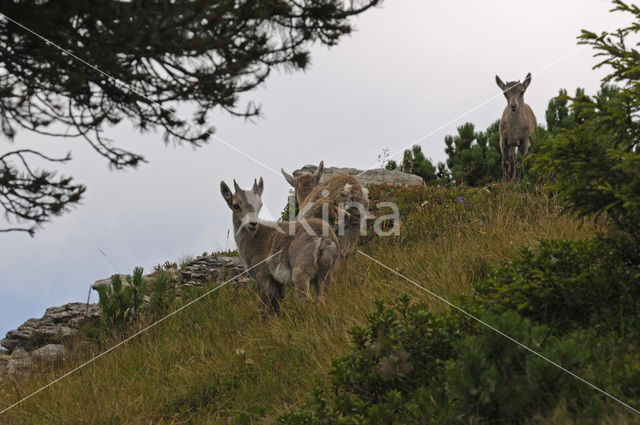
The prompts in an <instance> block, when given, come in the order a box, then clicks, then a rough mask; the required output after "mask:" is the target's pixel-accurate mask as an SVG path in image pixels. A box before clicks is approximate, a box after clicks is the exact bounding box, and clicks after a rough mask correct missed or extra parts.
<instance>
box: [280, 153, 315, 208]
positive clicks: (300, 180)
mask: <svg viewBox="0 0 640 425" xmlns="http://www.w3.org/2000/svg"><path fill="white" fill-rule="evenodd" d="M323 170H324V161H320V165H318V169H317V170H316V172H315V173H313V174H306V173H305V174H301V175H299V176H298V177H293V176H292V175H290V174H287V172H286V171H284V170H282V169H281V170H280V171H282V175H283V176H284V178H285V179H286V180H287V182H289V184H290V185H291V187H293V188H294V189H295V190H296V200H297V201H298V205H302V202H303V201H304V200H305V199H306V198H307V196H309V194H310V193H311V191H312V190H313V188H314V187H316V186H317V185H318V183H320V177H322V171H323Z"/></svg>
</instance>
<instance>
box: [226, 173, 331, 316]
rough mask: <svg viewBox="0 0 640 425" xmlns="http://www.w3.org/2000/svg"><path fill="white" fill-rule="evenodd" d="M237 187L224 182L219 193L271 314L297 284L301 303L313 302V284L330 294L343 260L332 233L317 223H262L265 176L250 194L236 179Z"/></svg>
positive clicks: (315, 221) (297, 292)
mask: <svg viewBox="0 0 640 425" xmlns="http://www.w3.org/2000/svg"><path fill="white" fill-rule="evenodd" d="M233 185H234V188H235V193H232V192H231V190H230V189H229V186H227V184H226V183H225V182H224V181H222V182H220V191H221V192H222V197H223V198H224V199H225V201H227V205H229V208H230V209H231V211H232V212H233V230H234V234H235V239H236V244H237V245H238V251H239V252H240V256H241V257H242V259H243V261H244V262H245V265H246V266H247V268H251V267H253V268H252V269H251V270H250V271H249V273H250V274H251V277H253V278H254V279H255V281H256V285H257V287H258V296H259V297H260V300H261V301H262V303H263V304H264V306H265V307H266V308H267V310H269V311H270V312H275V313H277V312H278V311H279V309H280V302H281V301H282V299H283V298H284V294H285V286H286V285H289V284H293V286H294V288H295V290H296V297H297V298H298V299H305V298H310V297H311V293H310V284H315V286H316V291H317V292H318V294H320V295H324V294H326V293H327V291H328V289H329V285H330V284H331V280H332V278H333V269H334V267H335V264H336V261H337V260H338V256H339V251H338V240H337V238H336V235H335V233H334V232H333V230H331V228H330V227H329V226H328V225H327V224H326V223H324V222H323V221H322V220H319V219H309V220H303V221H296V222H271V221H263V220H259V219H258V214H259V212H260V209H261V208H262V199H261V197H262V191H263V189H264V183H263V181H262V177H261V178H260V182H259V183H258V182H256V181H255V180H254V182H253V189H251V190H242V189H240V187H239V186H238V183H236V181H235V180H234V181H233ZM274 254H277V255H275V256H273V255H274ZM271 256H273V257H272V258H269V257H271ZM267 258H268V260H266V261H265V259H267Z"/></svg>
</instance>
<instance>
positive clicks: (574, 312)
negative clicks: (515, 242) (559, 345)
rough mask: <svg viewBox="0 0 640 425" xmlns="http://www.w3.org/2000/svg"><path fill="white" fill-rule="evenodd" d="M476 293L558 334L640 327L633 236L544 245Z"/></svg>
mask: <svg viewBox="0 0 640 425" xmlns="http://www.w3.org/2000/svg"><path fill="white" fill-rule="evenodd" d="M475 291H476V292H477V293H478V294H479V295H480V296H481V297H483V298H484V299H483V301H482V302H483V304H486V305H487V306H488V307H490V308H491V309H492V310H493V311H495V312H502V311H506V310H514V311H517V312H518V313H519V314H521V315H523V316H525V317H528V318H531V319H533V320H535V321H536V322H538V323H543V324H546V325H548V326H550V327H552V328H553V329H554V330H555V331H556V332H559V331H561V332H566V331H568V330H571V329H575V328H583V327H594V326H595V327H602V326H605V327H606V329H616V328H618V327H619V321H620V317H621V316H624V317H626V318H627V320H626V326H627V327H634V328H635V329H640V327H639V326H638V325H640V259H639V258H638V254H637V253H636V252H635V248H634V244H633V241H631V240H630V239H629V238H623V237H619V238H610V237H599V238H595V239H591V240H579V241H557V240H556V241H544V240H543V241H541V243H540V246H539V247H538V248H536V249H532V248H529V247H524V248H522V249H521V255H520V257H519V258H517V259H515V260H514V261H512V262H510V263H507V264H505V265H503V266H502V267H499V268H497V269H495V270H493V271H492V272H491V273H490V275H489V276H488V277H487V279H485V280H484V281H482V282H480V283H479V284H477V285H476V287H475Z"/></svg>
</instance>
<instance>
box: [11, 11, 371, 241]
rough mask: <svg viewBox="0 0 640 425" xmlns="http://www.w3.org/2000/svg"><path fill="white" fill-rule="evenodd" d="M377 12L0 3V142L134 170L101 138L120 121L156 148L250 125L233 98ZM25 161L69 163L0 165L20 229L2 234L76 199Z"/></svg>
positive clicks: (70, 187)
mask: <svg viewBox="0 0 640 425" xmlns="http://www.w3.org/2000/svg"><path fill="white" fill-rule="evenodd" d="M379 2H380V0H354V1H349V2H342V1H335V0H269V1H262V0H258V1H236V0H199V1H191V0H176V1H172V2H168V1H146V0H145V1H143V0H132V1H129V2H124V1H111V0H94V1H72V0H60V1H55V2H52V1H49V2H43V1H35V0H16V1H11V2H3V3H2V5H1V6H0V13H2V15H0V70H1V72H0V131H1V132H2V134H3V135H4V136H5V140H11V139H13V138H14V136H15V134H16V132H17V131H18V130H19V129H26V130H29V131H33V132H36V133H40V134H45V135H51V136H65V137H76V138H79V139H83V140H84V141H85V142H86V143H88V144H90V145H91V146H92V147H93V148H94V149H95V151H96V152H97V153H98V154H99V155H102V156H104V157H105V158H106V159H107V160H108V162H109V165H110V166H112V167H113V168H116V169H121V168H126V167H135V166H136V165H138V164H139V163H140V162H142V161H144V157H143V156H142V155H141V154H139V153H136V152H133V151H131V150H130V149H131V148H130V147H122V146H116V145H114V144H112V143H111V141H110V140H107V139H106V138H105V137H104V132H103V131H104V129H105V128H106V127H108V126H112V125H115V124H117V123H119V122H121V121H123V120H126V121H129V122H130V123H131V124H132V125H133V126H134V127H135V128H137V129H138V130H140V131H142V132H145V131H151V130H160V131H162V132H163V133H164V140H165V142H174V143H187V144H190V145H193V146H199V145H201V144H202V143H204V142H206V141H207V139H208V138H209V137H210V135H211V133H212V131H213V128H212V127H211V126H210V124H209V114H210V112H212V111H213V110H215V109H219V110H223V111H226V112H228V113H230V114H232V115H235V116H239V117H245V118H247V117H254V116H256V115H258V114H259V112H260V111H259V108H258V107H257V106H256V105H254V104H253V103H248V104H244V105H243V104H240V102H239V95H240V94H242V93H245V92H248V91H250V90H252V89H254V88H255V87H257V86H258V85H260V84H261V83H263V82H264V81H265V79H266V78H267V77H268V76H269V75H270V74H271V72H272V71H273V70H274V69H278V68H280V69H287V70H300V69H304V68H305V67H306V66H307V65H308V63H309V48H310V46H311V44H313V43H320V44H324V45H327V46H332V45H335V44H336V43H338V41H339V40H340V39H341V38H342V37H343V36H344V35H347V34H349V33H350V32H351V31H352V26H351V23H350V18H351V17H353V16H355V15H358V14H360V13H362V12H364V11H366V10H367V9H369V8H371V7H373V6H375V5H376V4H378V3H379ZM36 34H37V35H36ZM40 36H41V37H40ZM43 38H44V39H43ZM45 39H46V40H45ZM56 46H59V47H60V48H61V49H64V50H66V52H63V51H61V50H60V48H58V47H56ZM74 56H76V57H77V58H80V59H82V61H84V63H83V62H82V61H80V60H78V59H77V58H76V57H74ZM88 64H90V65H88ZM185 102H189V103H190V105H195V111H194V113H193V117H192V119H193V121H194V122H195V123H197V125H198V127H197V128H195V127H193V126H190V125H189V124H188V123H186V122H185V121H184V120H183V119H181V118H179V117H177V116H176V115H174V111H175V110H176V109H177V107H178V106H179V105H181V104H183V103H185ZM36 157H40V159H45V160H55V161H61V162H65V161H68V160H69V157H68V156H63V157H61V158H49V157H44V156H43V155H40V154H39V153H38V152H33V151H28V150H20V149H18V150H14V151H12V152H8V153H6V154H4V155H3V156H0V206H1V207H2V208H4V210H5V213H6V214H7V216H8V217H13V218H14V219H17V220H19V221H21V222H22V223H26V224H27V225H26V226H20V227H14V228H11V229H5V230H24V231H29V232H33V229H34V227H35V226H38V225H40V224H42V223H44V222H46V221H48V220H49V219H50V218H51V217H52V216H53V215H56V214H59V213H61V212H62V211H64V210H66V209H67V208H68V207H70V206H73V205H74V204H76V203H77V202H78V201H79V200H80V198H81V196H82V194H83V192H84V186H82V185H79V184H73V183H72V180H71V179H70V178H68V177H60V178H56V177H55V176H53V174H52V173H50V172H35V171H33V167H32V166H31V165H30V164H31V162H32V161H33V160H34V159H35V158H36Z"/></svg>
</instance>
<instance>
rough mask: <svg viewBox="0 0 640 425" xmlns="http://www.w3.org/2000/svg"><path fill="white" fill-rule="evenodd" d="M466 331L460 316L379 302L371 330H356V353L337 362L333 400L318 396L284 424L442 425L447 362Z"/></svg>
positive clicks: (285, 418) (403, 302) (420, 306)
mask: <svg viewBox="0 0 640 425" xmlns="http://www.w3.org/2000/svg"><path fill="white" fill-rule="evenodd" d="M466 327H467V325H466V322H465V321H464V320H460V317H459V316H449V315H444V316H435V315H433V314H432V313H431V312H430V311H429V310H428V309H427V307H426V306H425V305H424V304H414V305H411V304H409V300H408V298H407V297H402V298H400V300H399V302H398V304H397V305H396V306H395V307H394V308H387V307H386V306H385V305H384V304H383V303H382V302H380V301H378V302H377V308H376V311H375V312H374V313H373V314H371V315H370V316H369V318H368V324H367V327H366V328H362V327H354V328H353V329H352V330H351V337H352V340H353V345H352V348H351V353H350V354H349V355H346V356H344V357H340V358H337V359H335V360H334V362H333V367H332V372H331V375H332V379H331V386H332V390H331V393H330V394H331V396H330V397H326V398H325V395H324V393H323V392H322V391H321V390H318V391H316V393H315V394H314V401H313V403H312V404H311V405H310V406H309V407H308V408H307V409H306V410H302V411H300V412H296V413H291V414H288V415H284V416H282V417H281V418H280V423H283V424H290V425H292V424H334V423H339V424H395V423H398V424H405V423H439V419H440V418H442V417H444V416H446V413H447V410H446V409H443V407H442V406H446V405H447V401H446V393H445V391H444V385H443V381H442V379H443V377H444V372H445V370H446V365H447V361H448V360H449V359H450V358H451V356H452V355H453V343H454V341H456V340H457V339H459V338H460V337H461V336H462V332H463V331H464V329H465V328H466Z"/></svg>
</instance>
